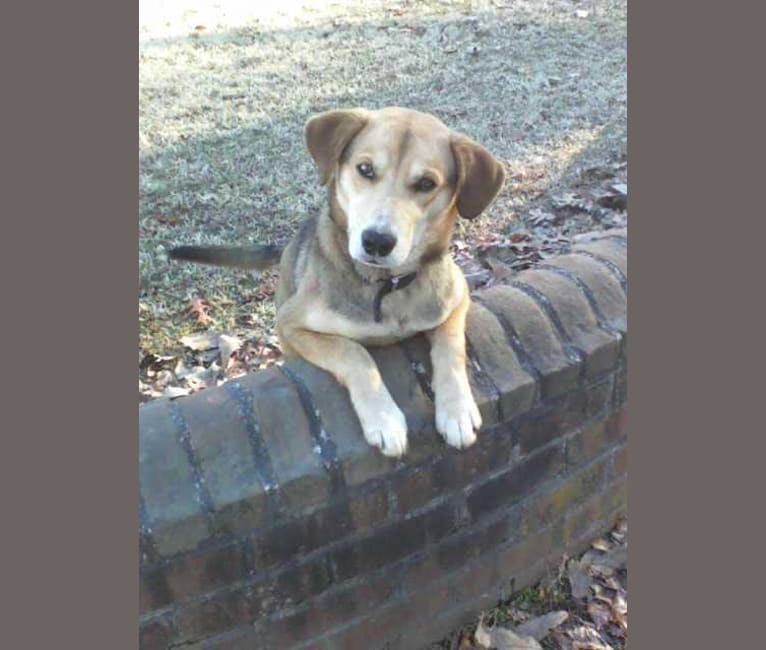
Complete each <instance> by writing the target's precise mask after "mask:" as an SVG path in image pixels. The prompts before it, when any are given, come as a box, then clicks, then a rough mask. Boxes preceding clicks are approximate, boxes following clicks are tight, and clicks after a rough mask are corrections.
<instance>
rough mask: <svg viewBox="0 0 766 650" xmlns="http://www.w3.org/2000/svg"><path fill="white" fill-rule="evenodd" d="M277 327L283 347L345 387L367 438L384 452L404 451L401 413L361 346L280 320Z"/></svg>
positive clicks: (371, 359) (405, 433) (405, 430)
mask: <svg viewBox="0 0 766 650" xmlns="http://www.w3.org/2000/svg"><path fill="white" fill-rule="evenodd" d="M278 330H279V336H280V338H281V339H282V340H283V341H284V343H285V344H286V345H285V348H286V349H287V350H290V352H291V353H294V354H297V355H298V356H301V357H303V358H304V359H306V360H307V361H309V362H311V363H313V364H314V365H316V366H319V367H320V368H322V369H324V370H326V371H327V372H329V373H331V374H332V375H333V376H334V377H335V378H336V379H337V380H338V382H339V383H340V384H341V385H343V386H345V387H346V388H347V389H348V392H349V396H350V397H351V403H352V404H353V406H354V410H355V411H356V414H357V416H358V417H359V422H360V424H361V425H362V431H364V437H365V438H366V439H367V442H369V443H370V444H371V445H373V446H375V447H378V448H380V450H381V451H382V452H383V453H384V454H385V455H386V456H401V455H402V454H404V452H405V451H407V422H406V420H405V418H404V413H402V411H401V409H400V408H399V407H398V406H397V405H396V402H394V400H393V398H392V397H391V394H390V393H389V392H388V389H387V388H386V387H385V385H384V384H383V379H382V377H381V376H380V371H379V370H378V367H377V366H376V365H375V361H374V360H373V358H372V357H371V356H370V353H369V352H367V350H365V349H364V347H362V346H361V345H359V344H358V343H356V342H355V341H352V340H351V339H346V338H343V337H341V336H334V335H330V334H319V333H317V332H313V331H311V330H308V329H305V328H301V327H299V326H295V325H290V324H287V325H285V324H282V325H280V326H278Z"/></svg>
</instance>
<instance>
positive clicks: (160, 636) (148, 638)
mask: <svg viewBox="0 0 766 650" xmlns="http://www.w3.org/2000/svg"><path fill="white" fill-rule="evenodd" d="M172 639H173V621H172V619H171V617H170V616H169V615H168V614H164V615H162V616H156V617H153V618H151V619H148V620H146V621H143V622H142V623H141V624H140V625H139V632H138V647H139V648H140V649H141V650H166V648H168V647H170V643H171V641H172Z"/></svg>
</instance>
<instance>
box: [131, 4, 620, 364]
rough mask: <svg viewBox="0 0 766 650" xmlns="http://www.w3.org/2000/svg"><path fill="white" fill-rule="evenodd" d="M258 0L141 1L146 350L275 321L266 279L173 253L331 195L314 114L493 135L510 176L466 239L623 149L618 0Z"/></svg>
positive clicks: (288, 230) (171, 349)
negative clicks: (412, 112) (348, 110)
mask: <svg viewBox="0 0 766 650" xmlns="http://www.w3.org/2000/svg"><path fill="white" fill-rule="evenodd" d="M260 4H261V3H251V4H250V5H246V4H244V3H236V2H228V3H227V2H220V3H218V4H217V5H216V4H215V3H211V2H208V3H197V4H196V5H192V4H191V3H186V4H184V3H178V2H177V3H175V4H173V3H168V2H166V3H164V4H162V3H160V4H159V5H149V4H147V5H146V6H147V7H150V9H152V13H151V14H149V13H147V12H146V11H145V8H144V7H142V21H143V22H144V23H145V24H144V27H143V28H142V31H141V42H140V95H139V97H140V99H139V103H140V133H139V141H140V147H139V153H140V175H139V197H140V199H139V272H140V295H139V323H140V341H139V346H140V349H141V356H143V355H145V354H147V353H155V354H169V355H175V354H179V352H180V350H181V346H180V344H179V342H178V341H179V338H180V337H181V336H182V335H184V334H187V333H189V332H191V331H199V330H204V329H205V328H206V327H207V328H213V329H216V330H218V331H224V332H227V333H231V334H237V335H239V336H242V337H245V338H249V337H256V338H258V337H262V336H264V335H265V334H268V333H269V332H270V331H271V327H272V325H273V318H274V311H273V304H272V302H271V300H270V299H269V298H268V296H267V295H264V293H265V294H268V291H266V292H260V289H261V288H262V284H261V283H262V280H259V279H256V278H254V277H253V276H251V275H248V274H245V273H236V272H232V271H223V270H217V269H209V268H204V267H199V266H192V265H181V264H172V265H171V264H170V263H168V261H167V259H166V255H165V253H166V250H167V249H168V248H169V247H171V246H173V245H175V244H178V243H200V242H207V243H229V244H231V243H237V242H242V243H246V242H250V241H279V242H284V241H286V240H287V239H288V238H289V237H290V235H291V234H292V233H293V232H294V230H295V227H296V225H297V224H298V223H299V222H300V221H301V220H303V219H304V218H305V217H306V216H307V215H310V214H312V213H314V212H315V211H316V210H317V208H318V207H319V206H320V205H321V203H322V201H323V199H324V197H323V193H322V190H321V189H320V188H319V186H318V184H317V176H316V172H315V170H314V169H313V167H312V164H311V161H310V159H309V156H308V154H307V153H306V152H305V149H304V144H303V140H302V129H303V124H304V122H305V120H306V119H307V117H308V116H309V115H311V114H312V113H314V112H316V111H320V110H325V109H328V108H332V107H338V106H349V105H363V106H367V107H373V108H374V107H381V106H385V105H390V104H397V105H403V106H408V107H411V108H415V109H419V110H423V111H427V112H430V113H434V114H436V115H437V116H439V117H440V118H441V119H443V120H444V121H445V122H446V123H447V124H449V125H450V126H452V127H453V128H455V129H457V130H461V131H464V132H465V133H467V134H469V135H471V136H472V137H473V138H475V139H476V140H478V141H479V142H481V143H482V144H484V145H486V146H487V147H488V148H489V149H490V150H491V151H492V152H493V153H495V154H496V155H497V156H498V157H499V158H500V159H502V160H503V161H504V162H505V163H506V165H507V167H508V170H509V172H510V174H511V182H509V183H508V184H507V186H506V188H505V189H504V191H503V193H502V195H501V196H500V198H499V200H498V201H497V202H496V203H495V205H494V206H493V208H492V209H491V210H490V211H489V212H488V213H487V214H485V215H484V216H483V217H482V218H481V219H479V220H478V223H475V224H474V223H472V224H471V225H470V226H469V227H468V228H467V229H466V230H467V232H465V233H461V235H463V236H465V238H466V240H467V241H469V242H470V241H471V240H472V238H475V237H476V236H478V235H479V234H482V233H484V234H486V233H487V232H494V233H505V232H507V231H508V230H509V229H511V228H517V227H519V223H522V224H523V218H524V214H525V210H526V209H528V206H529V205H531V202H532V201H534V200H535V199H536V198H537V197H539V196H540V195H541V194H542V193H544V192H545V191H546V190H547V189H549V188H550V187H551V186H552V185H555V184H556V183H558V182H560V179H561V178H564V179H566V178H568V177H569V176H571V175H572V170H577V169H580V168H581V167H583V166H587V165H588V164H590V162H589V161H595V164H599V163H600V162H601V161H609V160H613V159H614V158H616V157H619V156H620V155H621V154H623V153H624V148H625V134H626V13H627V12H626V2H625V0H592V1H588V0H583V1H580V2H573V1H570V0H531V1H513V0H504V1H502V2H433V1H426V2H388V3H383V2H369V1H366V2H354V1H349V2H342V3H340V2H336V3H333V4H326V3H322V2H318V1H316V0H314V1H308V0H307V1H305V2H303V3H296V2H294V1H292V0H291V1H288V2H281V3H278V5H279V6H280V8H284V9H286V12H285V13H284V14H283V15H282V14H279V13H276V12H275V11H276V10H272V12H271V13H270V14H269V15H261V16H260V17H258V16H254V15H253V14H255V13H256V12H259V11H262V10H261V9H260V7H258V5H260ZM301 5H305V6H307V7H308V9H305V10H301ZM185 7H187V9H186V10H184V8H185ZM248 7H251V8H248ZM252 7H258V8H255V9H254V8H252ZM162 11H165V16H166V17H165V18H164V19H161V18H162V16H159V17H158V13H161V12H162ZM226 11H228V13H226ZM167 16H170V17H169V18H167ZM195 27H198V29H195ZM567 172H568V173H569V176H567ZM519 217H521V220H519ZM266 280H267V284H266V287H267V289H268V281H269V280H270V278H268V277H267V278H266ZM195 297H200V298H202V299H203V300H204V301H205V303H206V304H208V305H209V306H210V311H209V317H210V321H209V323H208V325H207V326H202V325H200V324H198V323H196V322H195V320H194V319H193V318H190V317H189V316H188V314H187V313H186V312H187V310H188V308H189V306H190V304H191V302H192V300H193V299H194V298H195Z"/></svg>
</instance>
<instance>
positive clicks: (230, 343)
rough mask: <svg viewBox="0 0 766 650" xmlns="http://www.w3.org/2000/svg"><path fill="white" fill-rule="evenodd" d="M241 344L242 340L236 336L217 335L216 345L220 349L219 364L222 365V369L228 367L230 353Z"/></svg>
mask: <svg viewBox="0 0 766 650" xmlns="http://www.w3.org/2000/svg"><path fill="white" fill-rule="evenodd" d="M241 345H242V341H240V340H239V339H238V338H237V337H236V336H229V335H228V334H221V335H220V336H219V337H218V347H219V349H220V351H221V365H222V366H223V369H224V370H226V368H228V367H229V363H230V362H231V355H232V354H234V352H236V351H237V350H239V348H240V347H241Z"/></svg>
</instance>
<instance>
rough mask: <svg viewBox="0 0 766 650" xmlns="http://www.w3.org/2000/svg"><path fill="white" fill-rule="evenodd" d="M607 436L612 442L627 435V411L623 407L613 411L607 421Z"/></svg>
mask: <svg viewBox="0 0 766 650" xmlns="http://www.w3.org/2000/svg"><path fill="white" fill-rule="evenodd" d="M607 428H608V429H609V436H610V437H611V438H612V439H613V440H620V439H623V438H625V437H626V436H627V435H628V409H627V407H625V406H623V407H622V408H621V409H620V410H619V411H615V412H614V413H612V415H610V416H609V419H608V420H607Z"/></svg>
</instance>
